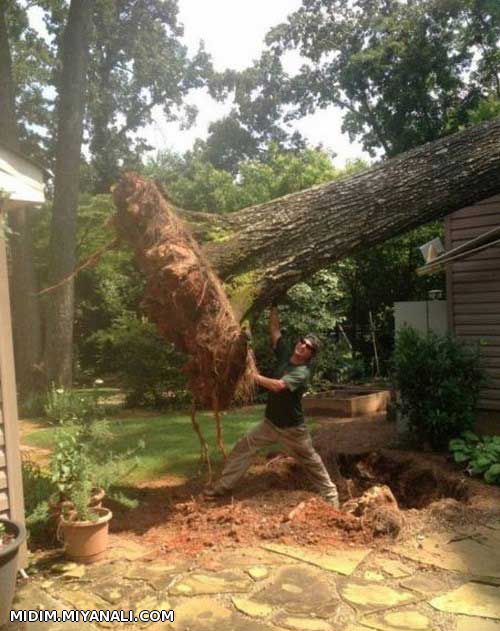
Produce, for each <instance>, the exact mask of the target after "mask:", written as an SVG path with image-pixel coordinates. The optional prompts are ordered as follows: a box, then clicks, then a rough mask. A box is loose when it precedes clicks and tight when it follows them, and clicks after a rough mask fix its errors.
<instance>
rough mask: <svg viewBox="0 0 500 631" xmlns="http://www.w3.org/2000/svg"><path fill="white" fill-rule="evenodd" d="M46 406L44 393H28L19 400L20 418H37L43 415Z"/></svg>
mask: <svg viewBox="0 0 500 631" xmlns="http://www.w3.org/2000/svg"><path fill="white" fill-rule="evenodd" d="M46 404H47V401H46V395H45V393H41V394H38V393H30V394H27V395H24V396H21V397H20V399H19V416H20V418H37V417H40V416H44V415H45V406H46Z"/></svg>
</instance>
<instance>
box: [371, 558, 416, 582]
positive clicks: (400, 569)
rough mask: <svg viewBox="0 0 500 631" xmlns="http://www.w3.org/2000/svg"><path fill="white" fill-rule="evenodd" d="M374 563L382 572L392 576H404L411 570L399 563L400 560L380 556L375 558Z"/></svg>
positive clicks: (408, 574) (409, 573)
mask: <svg viewBox="0 0 500 631" xmlns="http://www.w3.org/2000/svg"><path fill="white" fill-rule="evenodd" d="M375 564H376V566H377V567H378V568H379V569H380V570H382V572H384V573H385V574H387V575H388V576H391V577H392V578H406V577H407V576H410V575H411V572H410V571H409V570H408V568H406V567H405V566H404V565H403V564H402V563H401V561H395V560H394V559H383V558H382V559H376V560H375Z"/></svg>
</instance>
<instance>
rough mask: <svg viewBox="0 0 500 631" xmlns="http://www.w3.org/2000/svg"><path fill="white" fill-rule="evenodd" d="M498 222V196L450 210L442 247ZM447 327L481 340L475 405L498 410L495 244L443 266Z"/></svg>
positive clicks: (498, 250)
mask: <svg viewBox="0 0 500 631" xmlns="http://www.w3.org/2000/svg"><path fill="white" fill-rule="evenodd" d="M497 226H500V195H496V196H495V197H491V198H490V199H487V200H484V201H483V202H479V203H478V204H476V205H474V206H469V207H467V208H462V210H459V211H457V212H456V213H453V214H452V215H449V216H448V218H447V220H446V249H447V250H449V249H451V248H455V247H457V246H458V245H461V244H462V243H466V242H467V241H469V239H473V238H474V237H477V236H479V235H480V234H483V233H484V232H486V231H487V230H489V229H491V228H496V227H497ZM447 290H448V305H449V309H448V316H449V320H450V328H452V329H453V330H454V331H455V333H456V334H457V336H458V337H460V338H461V339H463V340H464V341H468V342H475V343H479V342H480V343H481V356H482V363H483V366H484V368H485V369H486V371H487V374H488V378H489V383H488V385H487V387H486V388H485V389H484V390H483V392H482V394H481V399H480V404H479V407H480V408H483V409H488V410H500V245H499V246H493V247H490V248H487V249H485V250H483V251H482V252H478V253H477V254H474V255H473V256H471V257H468V258H466V259H462V260H460V261H457V262H456V263H451V264H450V265H449V266H448V269H447Z"/></svg>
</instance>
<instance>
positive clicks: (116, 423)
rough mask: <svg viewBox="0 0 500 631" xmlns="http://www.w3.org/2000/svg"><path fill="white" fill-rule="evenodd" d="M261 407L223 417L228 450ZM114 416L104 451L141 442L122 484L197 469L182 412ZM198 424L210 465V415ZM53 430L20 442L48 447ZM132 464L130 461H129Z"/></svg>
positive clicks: (196, 452)
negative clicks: (134, 464) (140, 449)
mask: <svg viewBox="0 0 500 631" xmlns="http://www.w3.org/2000/svg"><path fill="white" fill-rule="evenodd" d="M263 411H264V408H263V406H254V407H251V408H244V409H241V410H231V411H229V412H226V413H225V414H224V417H223V418H224V425H223V427H224V438H225V443H226V446H227V447H228V448H231V447H232V446H233V445H234V443H235V442H236V441H237V440H238V438H240V437H241V436H242V435H243V434H244V433H245V432H247V431H248V430H249V429H250V428H251V427H252V426H253V425H254V424H255V423H257V422H259V421H260V420H261V419H262V416H263ZM123 414H124V415H123V416H122V415H117V416H113V417H111V418H110V419H109V422H110V429H111V431H112V432H113V435H114V436H113V438H112V439H111V440H110V442H109V444H106V445H103V449H105V450H106V451H109V452H113V453H119V452H121V451H124V450H127V449H129V448H130V447H135V446H136V445H137V443H138V442H139V441H140V440H141V439H142V440H143V441H144V442H145V443H146V447H145V449H144V450H142V451H140V452H138V456H139V463H138V466H137V467H136V468H135V469H134V470H133V471H132V473H131V474H130V475H129V476H128V477H127V479H126V480H125V481H123V482H125V483H127V484H130V485H134V484H135V483H138V482H143V481H147V480H153V479H155V478H157V477H159V476H161V475H164V474H166V473H170V474H176V475H183V476H191V475H193V474H195V473H196V471H197V469H198V463H199V457H200V444H199V441H198V437H197V435H196V434H195V433H194V431H193V428H192V425H191V419H190V417H189V415H188V414H186V413H185V412H172V413H168V414H164V415H161V416H160V415H158V416H153V415H151V416H138V415H133V416H130V415H129V416H125V414H126V411H125V412H124V413H123ZM197 418H198V421H199V423H200V425H201V427H202V431H203V433H204V435H205V437H206V439H207V441H208V443H209V446H210V447H211V458H212V462H213V463H217V462H218V461H220V454H219V452H218V450H217V449H216V439H215V422H214V420H213V416H212V414H211V413H208V412H207V413H199V414H198V415H197ZM55 430H56V427H55V426H53V425H51V426H48V427H47V426H44V427H42V428H40V429H34V430H33V431H28V432H26V433H24V435H23V443H26V444H28V445H31V446H34V447H44V448H49V449H50V448H51V447H52V445H53V440H54V434H55ZM131 462H132V461H131Z"/></svg>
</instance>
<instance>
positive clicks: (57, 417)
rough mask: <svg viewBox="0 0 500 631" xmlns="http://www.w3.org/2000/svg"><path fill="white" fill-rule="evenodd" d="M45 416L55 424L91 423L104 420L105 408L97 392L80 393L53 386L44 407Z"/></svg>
mask: <svg viewBox="0 0 500 631" xmlns="http://www.w3.org/2000/svg"><path fill="white" fill-rule="evenodd" d="M44 411H45V415H46V416H47V418H48V419H49V420H50V421H52V422H53V423H58V424H61V425H62V424H64V423H69V422H73V423H89V422H90V421H92V420H94V419H99V418H103V416H104V408H103V406H102V405H101V403H100V394H99V392H98V391H97V390H89V391H87V392H79V391H77V390H65V389H64V388H56V386H55V385H54V384H52V386H51V388H50V390H49V392H48V393H47V399H46V402H45V406H44Z"/></svg>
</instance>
